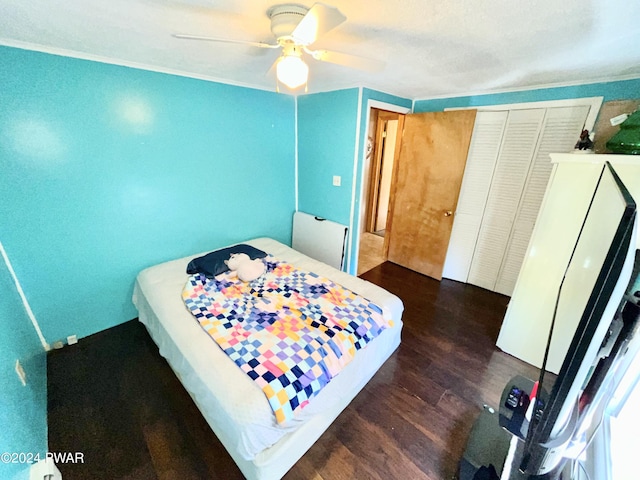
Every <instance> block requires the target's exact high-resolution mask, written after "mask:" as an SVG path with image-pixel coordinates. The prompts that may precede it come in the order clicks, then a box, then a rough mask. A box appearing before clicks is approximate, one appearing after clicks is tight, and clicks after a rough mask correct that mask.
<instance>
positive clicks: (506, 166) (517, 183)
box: [467, 109, 545, 290]
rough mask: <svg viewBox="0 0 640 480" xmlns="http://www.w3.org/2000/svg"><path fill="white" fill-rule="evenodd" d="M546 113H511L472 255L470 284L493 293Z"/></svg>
mask: <svg viewBox="0 0 640 480" xmlns="http://www.w3.org/2000/svg"><path fill="white" fill-rule="evenodd" d="M544 114H545V109H531V110H513V111H510V112H509V117H508V118H507V125H506V127H505V132H504V136H503V140H502V146H501V148H500V153H499V154H498V160H497V162H496V167H495V169H494V172H493V178H492V181H491V188H490V190H489V195H488V197H487V203H486V206H485V210H484V215H483V218H482V224H481V226H480V232H479V234H478V240H477V242H476V248H475V251H474V253H473V260H472V262H471V268H470V270H469V277H468V280H467V281H468V282H469V283H472V284H474V285H478V286H479V287H483V288H486V289H488V290H494V289H495V285H496V281H497V279H498V273H499V271H500V267H501V265H502V259H503V257H504V254H505V251H506V248H507V243H508V241H509V237H510V233H511V228H512V227H513V222H514V219H515V217H516V212H517V210H518V204H519V203H520V197H521V195H522V191H523V188H524V185H525V181H526V179H527V174H528V172H529V164H530V163H531V159H532V157H533V154H534V152H535V148H536V145H537V143H538V137H539V135H540V130H541V129H542V122H543V120H544Z"/></svg>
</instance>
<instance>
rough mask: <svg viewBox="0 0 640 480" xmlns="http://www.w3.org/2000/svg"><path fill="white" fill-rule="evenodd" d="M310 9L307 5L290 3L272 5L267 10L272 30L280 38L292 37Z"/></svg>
mask: <svg viewBox="0 0 640 480" xmlns="http://www.w3.org/2000/svg"><path fill="white" fill-rule="evenodd" d="M308 11H309V9H308V8H307V7H304V6H302V5H296V4H289V3H287V4H284V5H276V6H274V7H271V8H270V9H269V10H268V11H267V15H268V16H269V18H270V19H271V32H272V33H273V35H274V36H275V37H276V38H278V39H279V38H281V37H290V36H291V34H292V33H293V31H294V30H295V28H296V27H297V26H298V24H299V23H300V20H302V18H303V17H304V16H305V15H306V14H307V12H308Z"/></svg>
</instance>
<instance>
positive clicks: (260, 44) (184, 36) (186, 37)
mask: <svg viewBox="0 0 640 480" xmlns="http://www.w3.org/2000/svg"><path fill="white" fill-rule="evenodd" d="M173 36H174V37H175V38H179V39H180V40H204V41H206V42H221V43H237V44H240V45H250V46H252V47H260V48H280V45H271V44H270V43H264V42H248V41H245V40H230V39H228V38H217V37H205V36H201V35H189V34H182V33H174V34H173Z"/></svg>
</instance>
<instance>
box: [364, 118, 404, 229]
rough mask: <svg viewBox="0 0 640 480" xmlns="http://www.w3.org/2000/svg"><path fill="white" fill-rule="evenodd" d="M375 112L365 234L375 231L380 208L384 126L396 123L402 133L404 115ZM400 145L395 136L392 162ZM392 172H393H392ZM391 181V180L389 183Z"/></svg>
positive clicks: (384, 142) (384, 145)
mask: <svg viewBox="0 0 640 480" xmlns="http://www.w3.org/2000/svg"><path fill="white" fill-rule="evenodd" d="M376 111H377V117H376V125H375V138H374V142H373V152H372V155H371V160H370V166H369V189H368V195H367V197H368V198H366V199H365V200H366V209H367V210H366V212H367V214H366V223H365V229H364V230H365V231H367V232H375V231H376V228H375V226H376V222H377V217H378V215H379V207H380V205H379V204H380V186H381V182H382V179H383V175H382V165H383V162H382V159H383V158H384V155H385V151H384V150H385V148H386V147H387V146H388V144H387V140H386V138H387V137H386V132H387V129H386V126H387V125H388V122H390V121H397V122H398V132H400V133H401V131H402V125H401V124H402V119H403V118H404V115H402V116H401V114H400V113H397V112H389V111H388V110H379V109H376ZM399 143H401V139H400V136H399V135H396V139H395V144H394V145H393V148H394V151H393V162H394V163H395V161H396V160H397V153H398V152H399V148H398V144H399ZM392 165H393V164H392ZM392 172H393V171H392ZM392 182H393V180H391V183H392Z"/></svg>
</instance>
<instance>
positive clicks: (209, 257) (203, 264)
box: [187, 243, 267, 278]
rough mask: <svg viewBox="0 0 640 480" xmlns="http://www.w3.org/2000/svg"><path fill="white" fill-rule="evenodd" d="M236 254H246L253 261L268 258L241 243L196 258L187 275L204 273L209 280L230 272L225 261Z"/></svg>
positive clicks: (190, 264) (191, 263) (260, 251)
mask: <svg viewBox="0 0 640 480" xmlns="http://www.w3.org/2000/svg"><path fill="white" fill-rule="evenodd" d="M234 253H246V254H247V255H249V258H250V259H251V260H255V259H256V258H264V257H266V256H267V254H266V253H265V252H263V251H262V250H259V249H257V248H255V247H252V246H251V245H247V244H244V243H240V244H238V245H233V246H232V247H227V248H221V249H220V250H215V251H213V252H211V253H207V254H206V255H203V256H202V257H198V258H194V259H193V260H191V261H190V262H189V265H187V273H188V274H189V275H193V274H195V273H202V274H203V275H205V276H206V277H207V278H213V277H215V276H216V275H220V274H221V273H224V272H226V271H228V270H229V267H227V264H226V263H224V261H225V260H229V257H231V255H232V254H234Z"/></svg>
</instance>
